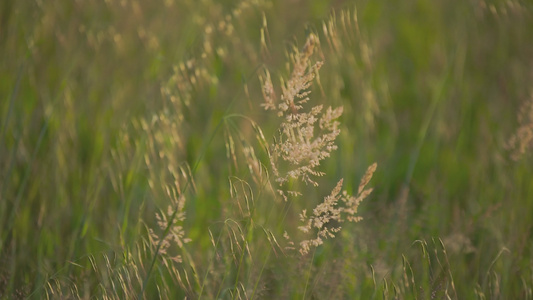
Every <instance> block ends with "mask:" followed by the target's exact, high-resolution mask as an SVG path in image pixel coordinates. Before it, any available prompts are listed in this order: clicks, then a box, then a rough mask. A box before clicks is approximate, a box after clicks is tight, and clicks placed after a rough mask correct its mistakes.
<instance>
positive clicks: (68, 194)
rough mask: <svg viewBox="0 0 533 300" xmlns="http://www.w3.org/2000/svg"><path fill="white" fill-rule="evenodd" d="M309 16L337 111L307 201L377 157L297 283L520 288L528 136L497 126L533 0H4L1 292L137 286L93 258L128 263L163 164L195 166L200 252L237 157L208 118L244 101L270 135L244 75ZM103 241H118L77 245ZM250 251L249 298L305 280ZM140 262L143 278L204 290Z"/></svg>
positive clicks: (0, 16)
mask: <svg viewBox="0 0 533 300" xmlns="http://www.w3.org/2000/svg"><path fill="white" fill-rule="evenodd" d="M354 16H356V17H354ZM329 24H335V28H336V30H337V31H336V32H337V33H338V40H337V44H335V43H331V42H330V41H329V40H328V36H327V35H325V34H324V28H326V29H327V28H328V26H329ZM262 30H263V37H262V34H261V32H262ZM310 32H315V33H317V34H318V36H319V38H320V40H321V51H320V53H319V54H318V55H317V56H316V57H315V58H314V59H315V60H317V59H320V60H324V66H323V67H322V69H321V70H320V76H319V83H320V84H319V85H315V86H314V87H313V93H312V94H311V98H312V101H313V103H323V104H325V105H326V106H329V105H331V106H340V105H343V106H344V115H343V117H342V120H341V123H342V125H341V127H342V132H341V135H340V136H339V138H338V142H337V144H338V146H339V149H338V150H337V151H336V152H334V153H333V154H332V157H331V158H330V159H329V160H327V161H326V163H325V164H324V165H323V166H322V168H323V171H324V172H326V173H327V174H328V176H326V177H324V178H322V179H321V180H322V181H321V186H320V188H318V189H311V188H310V187H305V189H306V190H308V191H310V192H311V193H314V195H316V198H317V200H313V201H315V202H316V201H319V199H320V198H321V197H323V196H321V195H327V194H328V193H329V191H331V188H332V187H333V186H334V185H335V183H336V182H337V181H338V180H339V178H345V186H346V188H347V189H350V190H356V188H357V185H358V183H359V179H360V177H361V176H362V174H363V173H364V171H365V169H366V167H367V166H369V165H370V164H372V163H373V162H377V163H378V170H377V172H376V174H375V175H374V178H373V179H372V181H371V183H370V185H371V186H373V187H374V188H375V189H374V192H373V193H372V195H371V196H370V197H369V198H368V199H366V200H365V202H363V203H362V204H361V207H360V215H361V216H362V217H363V218H364V220H363V221H362V222H360V223H358V224H354V225H346V229H347V230H345V231H343V232H342V234H340V236H339V237H338V239H336V240H334V241H332V242H331V243H332V244H331V245H329V246H328V245H325V246H324V247H321V248H319V249H317V253H316V254H315V256H314V257H313V258H312V262H311V265H312V266H313V268H315V270H316V272H315V273H314V274H313V279H312V280H311V282H312V284H311V286H312V289H310V290H308V289H307V288H306V291H305V292H304V293H303V297H306V298H316V299H324V298H328V297H329V298H332V297H333V298H360V299H370V298H379V299H381V298H385V299H388V298H394V297H397V298H401V299H416V298H420V299H425V298H427V297H426V296H432V295H434V297H435V298H437V299H440V298H441V297H445V296H446V295H449V296H450V297H451V298H458V299H473V298H479V299H532V298H533V291H532V289H533V259H532V258H533V245H532V240H533V218H532V216H533V171H532V168H531V166H532V156H531V145H530V148H529V149H528V151H529V153H527V152H526V153H525V154H524V155H522V156H521V157H520V158H519V159H518V160H512V159H511V158H510V157H511V150H509V149H508V147H506V145H508V141H509V139H510V138H511V136H512V135H513V134H515V132H516V130H517V128H519V126H521V125H523V124H521V123H520V121H519V118H518V117H517V116H518V113H519V111H520V108H521V107H522V105H523V104H524V103H527V102H528V101H529V102H531V101H533V88H532V83H533V55H532V54H533V4H531V3H530V2H529V1H512V0H509V1H483V0H469V1H428V0H418V1H407V2H394V1H383V0H377V1H318V0H317V1H299V0H291V1H261V0H257V1H244V2H239V1H211V0H202V1H192V0H191V1H187V0H182V1H173V0H165V1H127V0H122V1H114V0H106V1H52V2H47V1H12V0H7V1H2V2H1V3H0V57H1V58H0V99H1V100H0V126H1V127H0V296H1V297H2V298H26V297H30V298H43V297H45V296H46V295H48V296H50V297H51V298H56V297H59V298H62V297H65V298H70V297H80V298H89V297H91V296H94V297H97V298H101V297H112V295H115V297H116V298H121V296H122V297H127V296H128V295H137V293H138V295H142V293H141V286H142V285H141V284H139V285H138V286H133V288H132V289H133V290H134V291H133V292H132V294H128V293H126V292H124V294H121V293H119V292H117V291H116V290H118V288H116V287H114V286H113V285H112V284H111V283H112V282H113V279H112V278H111V279H110V278H108V277H113V276H118V275H117V274H119V273H120V270H121V268H125V267H124V266H126V267H127V266H128V265H129V266H130V267H131V266H132V265H133V264H134V263H133V262H130V261H129V260H128V259H127V257H128V255H129V253H134V252H135V251H134V249H137V248H142V246H139V244H141V245H144V244H143V243H145V242H142V241H146V236H147V233H146V230H145V228H146V227H148V228H152V227H154V226H156V225H155V224H156V218H155V212H156V211H157V210H158V209H166V205H167V204H168V203H167V202H168V201H167V200H166V199H164V197H163V196H162V195H163V194H164V189H163V188H162V186H163V185H164V183H166V182H167V181H169V180H170V179H169V177H168V176H169V175H168V174H167V171H166V169H168V166H169V165H172V166H174V167H175V168H176V169H179V168H180V167H182V166H183V165H185V164H187V165H189V166H190V167H191V169H192V173H193V174H192V177H193V178H194V181H195V184H196V186H195V190H194V191H193V192H191V194H194V200H193V201H190V202H188V203H187V204H186V211H187V220H186V221H185V229H186V232H187V234H188V236H189V237H191V239H193V241H194V242H193V243H191V244H189V245H188V246H187V247H189V250H188V251H189V252H191V253H192V256H193V257H194V256H197V257H198V258H197V259H198V260H200V261H202V259H204V260H203V262H204V263H205V264H206V265H207V264H208V262H209V260H208V259H207V258H201V257H203V256H202V255H205V256H206V257H207V256H209V255H212V253H211V252H212V250H208V249H209V248H210V247H211V248H212V246H211V244H210V238H209V235H208V233H207V232H208V230H209V228H211V227H212V226H214V225H216V224H217V222H220V221H224V219H225V218H227V215H228V211H227V210H229V208H228V207H229V206H231V204H228V203H230V202H229V201H230V200H229V199H231V198H232V195H230V191H229V189H228V177H229V176H233V175H235V176H242V178H244V177H246V176H250V175H249V173H247V171H246V169H244V170H243V169H242V168H241V169H239V168H237V167H231V165H232V163H231V160H230V159H229V158H228V157H227V155H226V147H225V139H224V134H223V133H224V132H226V131H223V130H219V127H218V126H219V125H220V124H221V122H222V120H226V119H227V116H228V115H230V114H242V115H246V116H248V117H250V118H251V119H253V120H254V121H255V122H256V123H257V124H259V126H261V127H262V128H263V130H264V132H265V134H266V136H267V141H268V142H271V141H272V138H271V137H272V136H273V135H274V134H275V133H276V128H277V125H278V124H277V123H276V120H275V119H274V118H272V116H270V115H269V114H268V113H266V112H264V111H262V109H261V108H260V107H259V105H260V103H262V96H261V89H260V84H259V81H258V74H261V71H262V68H263V67H268V68H269V69H270V70H271V72H273V73H272V74H276V75H273V80H274V82H275V83H277V82H278V81H277V79H278V75H277V74H283V76H285V78H286V77H287V75H288V69H287V67H286V63H287V52H288V51H289V50H290V49H291V47H292V46H293V45H295V46H296V47H298V48H301V47H302V45H303V43H304V41H305V37H306V35H307V34H308V33H310ZM176 99H177V100H176ZM529 114H533V113H531V112H530V113H529ZM529 120H530V122H533V117H530V119H529ZM228 124H229V123H228ZM231 124H233V123H231ZM233 125H234V126H235V128H238V129H239V130H242V131H243V132H244V133H243V135H244V136H250V135H251V133H250V132H251V130H250V129H248V131H247V129H246V128H247V126H248V127H249V124H248V125H245V124H242V123H241V121H235V123H234V124H233ZM230 127H231V126H230ZM231 130H232V129H229V131H227V132H231ZM227 132H226V133H227ZM174 135H175V136H174ZM153 140H155V141H156V142H153V143H155V145H156V146H157V145H160V147H161V148H160V149H159V150H154V149H153V147H152V146H153V145H152V144H153V143H152V142H150V141H153ZM158 141H159V142H160V144H158ZM159 153H164V154H165V155H161V157H160V158H161V159H160V160H159V159H158V157H159V156H158V154H159ZM258 155H259V156H260V158H261V159H264V158H265V157H264V155H263V156H261V154H258ZM147 157H150V158H149V159H148V158H147ZM265 165H268V163H266V162H265ZM159 186H161V187H159ZM224 199H225V200H224ZM302 207H305V204H295V207H294V209H295V210H297V209H299V208H302ZM296 222H297V220H287V222H286V224H287V225H288V226H294V227H295V226H297V225H296ZM439 239H440V240H439ZM441 241H442V243H443V244H444V245H445V246H446V247H445V249H446V250H444V249H443V247H442V245H441ZM209 251H211V252H209ZM102 253H104V254H105V256H104V257H115V259H111V260H110V261H111V262H108V263H106V262H105V261H104V262H102V261H100V262H96V260H97V259H91V260H89V259H88V258H91V257H97V256H98V257H102V256H101V255H100V254H102ZM148 253H149V251H148ZM209 253H210V254H209ZM99 255H100V256H99ZM146 255H147V257H145V258H139V259H138V260H137V261H136V263H138V264H140V263H139V261H143V259H145V263H144V264H146V265H149V262H150V261H151V259H150V255H149V254H146ZM261 259H262V260H264V261H265V262H270V261H269V259H272V258H271V257H270V256H269V258H260V259H259V260H261ZM93 260H94V261H95V262H94V263H93ZM98 264H100V267H99V268H96V267H94V266H95V265H98ZM91 265H92V270H93V271H90V269H91ZM265 265H267V267H263V268H264V269H265V270H267V271H268V272H270V273H268V272H267V271H265V272H267V273H268V274H270V275H268V276H267V275H265V274H266V273H261V274H263V276H262V277H261V276H260V278H267V279H265V283H264V285H265V288H264V290H265V292H264V293H263V294H261V295H262V296H263V297H264V298H269V297H276V298H295V297H299V298H301V296H302V294H301V293H302V291H301V289H302V287H301V286H299V285H298V279H295V280H293V281H289V282H287V281H283V280H281V279H280V278H284V277H283V275H280V274H281V273H283V272H284V266H283V264H281V263H280V264H279V265H278V264H276V263H275V262H272V263H268V264H266V263H265ZM143 267H146V266H144V265H143ZM102 268H103V269H106V268H107V269H108V270H109V272H108V273H105V272H103V271H101V270H100V269H102ZM95 269H99V270H100V271H99V272H96V271H94V270H95ZM146 269H147V268H145V269H144V270H146ZM156 269H157V267H156ZM208 269H209V268H208ZM112 270H119V271H116V273H114V271H112ZM158 270H161V268H159V269H158ZM409 270H410V271H409ZM261 272H263V269H261ZM104 273H105V274H107V275H105V274H104ZM153 273H154V274H152V276H150V277H149V280H147V282H148V284H147V288H146V290H145V294H144V297H147V298H152V297H158V296H159V297H163V298H164V297H178V296H184V295H188V296H189V297H192V298H196V297H198V296H199V295H198V294H192V295H191V294H187V293H186V292H184V291H182V290H180V288H179V287H178V286H177V285H175V286H172V285H171V284H169V283H167V285H161V282H165V280H167V281H169V280H170V279H168V278H169V277H168V276H167V275H164V274H163V271H153ZM102 274H104V275H102ZM140 274H141V276H140V277H141V279H144V278H145V277H143V274H144V275H146V272H145V271H144V273H143V272H140ZM165 276H166V277H165ZM251 276H252V275H250V278H251ZM285 276H288V275H285ZM206 277H207V275H206ZM238 277H239V275H237V278H238ZM158 278H159V279H158ZM161 278H163V279H161ZM165 278H167V279H165ZM406 278H407V279H406ZM410 278H412V279H413V281H411V279H410ZM299 280H300V281H302V280H303V279H299ZM126 281H127V280H126ZM141 281H142V280H141ZM261 282H262V281H261ZM304 283H305V282H304ZM410 283H411V284H410ZM452 283H453V289H452V288H451V285H452ZM213 284H215V285H216V284H217V283H213ZM219 284H220V283H219ZM285 284H288V286H289V287H285V288H284V287H283V286H284V285H285ZM293 284H294V285H293ZM300 284H302V283H301V282H300ZM222 285H223V283H222ZM158 286H159V287H161V286H166V287H167V288H168V290H167V291H166V292H165V293H163V292H161V290H159V291H158V288H157V287H158ZM73 287H76V288H75V289H74V288H73ZM172 287H174V290H173V289H172ZM290 287H294V290H296V291H293V292H287V291H286V289H289V290H290V289H291V288H290ZM306 287H307V284H306ZM219 289H221V288H219ZM298 290H299V291H298ZM52 291H56V294H54V293H52ZM450 291H455V293H452V292H450ZM60 292H61V293H63V294H61V293H60ZM114 293H115V294H114ZM269 293H270V294H269ZM165 295H166V296H165ZM221 295H222V296H220V297H221V298H231V297H236V296H235V295H234V294H231V295H232V296H228V295H226V296H224V295H223V293H222V294H221ZM211 296H213V295H210V294H208V295H204V297H207V298H210V297H211ZM258 296H260V295H259V294H258V295H256V297H258ZM248 297H250V295H247V296H243V298H248ZM432 297H433V296H432Z"/></svg>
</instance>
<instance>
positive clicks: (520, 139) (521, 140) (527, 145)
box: [506, 92, 533, 160]
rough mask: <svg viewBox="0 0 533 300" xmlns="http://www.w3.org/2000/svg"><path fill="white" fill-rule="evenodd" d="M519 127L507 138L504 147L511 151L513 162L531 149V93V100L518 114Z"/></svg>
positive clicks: (532, 120) (532, 111)
mask: <svg viewBox="0 0 533 300" xmlns="http://www.w3.org/2000/svg"><path fill="white" fill-rule="evenodd" d="M518 123H519V124H520V127H519V128H518V129H517V130H516V132H515V133H514V134H513V135H512V136H511V138H509V141H508V142H507V145H506V147H507V148H508V149H509V150H510V151H511V158H512V159H513V160H518V159H520V158H521V157H522V156H523V155H524V154H525V153H526V152H527V151H529V150H531V149H532V148H533V92H532V96H531V99H530V100H528V101H526V102H525V103H524V104H523V105H522V107H521V108H520V112H519V113H518Z"/></svg>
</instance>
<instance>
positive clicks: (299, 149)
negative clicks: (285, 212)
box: [260, 34, 342, 197]
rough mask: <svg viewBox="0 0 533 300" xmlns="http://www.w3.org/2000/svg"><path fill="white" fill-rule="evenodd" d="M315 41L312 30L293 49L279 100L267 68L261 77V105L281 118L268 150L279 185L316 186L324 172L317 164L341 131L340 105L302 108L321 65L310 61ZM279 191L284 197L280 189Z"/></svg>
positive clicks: (331, 148) (307, 99)
mask: <svg viewBox="0 0 533 300" xmlns="http://www.w3.org/2000/svg"><path fill="white" fill-rule="evenodd" d="M318 44H319V40H318V37H317V36H316V35H315V34H311V35H309V37H308V38H307V42H306V43H305V45H304V47H303V49H302V51H301V52H300V51H298V50H297V49H295V53H294V54H293V55H292V56H291V61H292V66H293V70H292V72H291V76H290V78H289V79H288V81H287V82H284V81H283V79H282V80H281V81H282V83H281V89H282V91H281V97H280V98H281V101H279V103H276V99H277V96H276V92H275V91H274V85H273V84H272V80H271V76H270V73H269V72H268V70H265V74H264V76H261V78H260V80H261V84H262V89H263V97H264V101H265V102H264V103H263V104H262V107H263V108H264V109H265V110H273V111H277V115H278V117H281V118H283V119H282V123H281V124H280V133H279V136H278V139H277V141H276V142H275V143H274V145H272V151H271V154H270V155H271V157H270V158H271V160H270V161H271V165H272V170H273V172H274V175H275V176H276V182H278V184H279V185H280V186H281V185H283V184H284V183H286V182H287V181H288V180H289V179H298V180H301V181H303V182H305V183H310V184H312V185H314V186H317V185H318V183H317V182H316V181H315V180H314V179H313V178H314V177H319V176H323V175H324V173H323V172H320V171H318V170H317V167H318V166H319V165H320V162H321V161H322V160H324V159H325V158H327V157H329V156H330V153H331V152H332V151H333V150H336V149H337V146H336V145H335V139H336V138H337V136H338V135H339V133H340V129H339V122H338V121H337V119H338V118H339V117H340V116H341V115H342V107H338V108H335V109H332V108H331V107H328V108H327V109H326V110H325V112H324V111H323V105H317V106H314V107H312V108H311V109H310V110H309V111H304V106H303V104H305V103H307V102H308V101H309V97H308V96H309V94H310V90H309V88H310V87H311V83H312V81H313V79H314V78H315V74H316V73H317V72H318V70H319V69H320V67H321V66H322V62H320V61H319V62H316V63H315V64H312V65H311V64H310V58H311V56H312V54H313V53H314V52H315V49H316V48H317V47H318ZM282 163H284V164H283V166H282ZM280 194H282V195H283V196H284V197H286V194H285V193H283V192H282V191H280Z"/></svg>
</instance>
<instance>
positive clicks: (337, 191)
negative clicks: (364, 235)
mask: <svg viewBox="0 0 533 300" xmlns="http://www.w3.org/2000/svg"><path fill="white" fill-rule="evenodd" d="M376 168H377V164H376V163H374V164H372V165H371V166H370V167H368V169H367V171H366V173H365V175H364V176H363V178H362V179H361V182H360V184H359V189H358V193H357V197H353V196H350V195H348V192H346V191H342V192H341V190H342V183H343V179H341V180H340V181H339V182H338V183H337V185H336V186H335V188H334V189H333V190H332V191H331V193H330V194H329V195H328V196H326V197H325V198H324V202H322V203H320V204H318V205H317V206H316V207H315V208H314V209H313V214H312V215H311V216H309V217H308V216H307V211H306V210H303V211H302V213H301V214H300V221H302V222H303V223H304V225H302V226H299V227H298V229H299V230H301V231H302V232H304V233H309V232H311V231H312V230H316V231H317V234H316V237H314V238H311V239H309V240H303V241H302V242H300V249H299V252H300V254H302V255H305V254H307V253H309V251H310V250H311V248H312V247H317V246H320V245H322V244H323V242H324V241H323V240H324V239H327V238H334V237H335V234H336V233H337V232H339V231H340V230H341V227H340V226H337V227H330V226H327V225H328V223H329V222H331V221H336V222H338V223H342V222H344V220H345V219H346V220H348V221H349V222H359V221H360V220H362V217H360V216H357V208H358V207H359V204H360V203H361V202H362V201H363V200H364V199H365V198H366V197H368V195H370V193H371V192H372V189H371V188H370V189H365V187H366V185H367V184H368V182H369V181H370V179H371V178H372V175H373V174H374V172H375V171H376Z"/></svg>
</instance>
